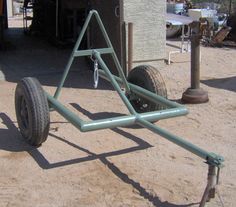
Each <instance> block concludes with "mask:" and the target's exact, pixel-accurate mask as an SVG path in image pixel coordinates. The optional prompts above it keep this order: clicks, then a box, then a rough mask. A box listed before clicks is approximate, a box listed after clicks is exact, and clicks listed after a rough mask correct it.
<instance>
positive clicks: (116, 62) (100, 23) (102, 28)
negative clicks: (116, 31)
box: [91, 10, 130, 93]
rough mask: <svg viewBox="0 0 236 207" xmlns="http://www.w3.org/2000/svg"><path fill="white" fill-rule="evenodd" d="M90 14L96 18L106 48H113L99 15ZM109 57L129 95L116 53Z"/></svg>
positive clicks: (95, 13) (94, 12)
mask: <svg viewBox="0 0 236 207" xmlns="http://www.w3.org/2000/svg"><path fill="white" fill-rule="evenodd" d="M91 12H93V14H94V15H95V17H96V19H97V22H98V25H99V27H100V29H101V31H102V34H103V36H104V38H105V41H106V43H107V45H108V47H111V48H113V46H112V44H111V41H110V39H109V37H108V34H107V32H106V29H105V27H104V25H103V23H102V20H101V18H100V17H99V14H98V13H97V11H94V10H93V11H91ZM111 56H112V59H113V60H114V63H115V66H116V68H117V70H118V73H119V76H120V78H121V79H122V81H123V84H124V87H125V89H126V91H127V92H128V93H129V92H130V88H129V85H128V82H127V80H126V77H125V75H124V73H123V70H122V67H121V65H120V62H119V60H118V58H117V56H116V53H115V52H113V53H112V54H111Z"/></svg>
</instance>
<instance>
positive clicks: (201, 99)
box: [182, 22, 209, 104]
mask: <svg viewBox="0 0 236 207" xmlns="http://www.w3.org/2000/svg"><path fill="white" fill-rule="evenodd" d="M191 27H192V34H191V37H190V39H191V87H190V88H188V89H187V90H186V91H185V92H184V93H183V96H182V101H183V102H184V103H191V104H199V103H206V102H207V101H208V100H209V99H208V93H207V92H206V91H204V90H203V89H202V88H200V64H201V63H200V62H201V57H200V55H201V54H200V41H201V38H202V34H201V32H202V30H201V28H200V27H201V23H200V22H193V23H192V25H191Z"/></svg>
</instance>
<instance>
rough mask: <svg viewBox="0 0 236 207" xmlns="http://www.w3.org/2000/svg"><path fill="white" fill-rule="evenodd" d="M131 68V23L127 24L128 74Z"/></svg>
mask: <svg viewBox="0 0 236 207" xmlns="http://www.w3.org/2000/svg"><path fill="white" fill-rule="evenodd" d="M132 68H133V23H131V22H129V23H128V74H129V72H130V71H131V70H132Z"/></svg>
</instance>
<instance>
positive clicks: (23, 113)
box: [20, 97, 29, 129]
mask: <svg viewBox="0 0 236 207" xmlns="http://www.w3.org/2000/svg"><path fill="white" fill-rule="evenodd" d="M20 118H21V120H22V125H23V127H24V129H28V128H29V111H28V107H27V104H26V101H25V99H24V97H22V98H21V102H20Z"/></svg>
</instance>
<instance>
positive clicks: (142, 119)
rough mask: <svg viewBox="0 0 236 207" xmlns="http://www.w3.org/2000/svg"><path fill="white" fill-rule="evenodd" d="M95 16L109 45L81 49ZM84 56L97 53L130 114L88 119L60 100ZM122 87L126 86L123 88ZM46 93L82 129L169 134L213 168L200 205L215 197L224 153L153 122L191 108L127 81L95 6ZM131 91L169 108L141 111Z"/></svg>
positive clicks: (53, 106)
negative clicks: (133, 127) (109, 63)
mask: <svg viewBox="0 0 236 207" xmlns="http://www.w3.org/2000/svg"><path fill="white" fill-rule="evenodd" d="M92 17H95V19H96V20H97V23H98V25H99V27H100V29H101V32H102V34H103V37H104V39H105V42H106V44H107V46H108V47H107V48H100V49H87V50H79V47H80V44H81V41H82V39H83V37H84V35H85V33H86V30H87V28H88V26H89V23H90V20H91V18H92ZM105 54H106V55H107V54H109V55H111V56H112V58H113V60H114V63H115V66H116V68H117V70H118V72H119V77H117V76H114V75H113V74H112V73H111V72H110V70H109V68H108V67H107V65H106V64H105V62H104V61H103V59H102V57H101V55H105ZM82 56H91V57H93V59H96V60H97V62H98V64H99V66H100V67H101V69H99V76H100V77H102V78H103V79H106V80H108V81H110V82H111V84H112V86H113V87H114V89H115V90H116V91H117V93H118V94H119V96H120V98H121V99H122V101H123V102H124V104H125V105H126V107H127V109H128V110H129V112H130V115H126V116H120V117H115V118H107V119H101V120H95V121H84V120H82V119H81V118H79V116H77V115H76V114H74V113H73V112H71V111H70V110H69V109H67V108H66V107H65V106H64V105H62V104H61V103H60V102H59V101H58V97H59V95H60V92H61V89H62V87H63V85H64V82H65V80H66V78H67V75H68V73H69V71H70V68H71V65H72V63H73V61H74V59H75V58H76V57H82ZM122 87H123V88H124V89H125V90H122ZM124 91H125V92H124ZM45 94H46V97H47V100H48V102H49V105H50V107H51V109H52V110H55V111H57V112H58V113H59V114H61V115H62V116H63V117H64V118H65V119H67V120H68V121H69V122H71V123H72V124H73V125H74V126H75V127H76V128H78V129H79V130H80V131H82V132H87V131H94V130H99V129H105V128H115V127H122V126H128V125H134V124H137V125H140V126H142V127H144V128H147V129H149V130H151V131H153V132H154V133H156V134H159V135H160V136H162V137H164V138H166V139H167V140H169V141H171V142H173V143H175V144H177V145H179V146H180V147H182V148H184V149H186V150H187V151H189V152H191V153H194V154H195V155H197V156H198V157H201V158H202V159H204V160H205V161H206V163H207V164H208V166H209V169H208V183H207V187H206V189H205V192H204V195H203V197H202V200H201V203H200V207H203V206H204V205H205V203H206V201H207V200H209V199H210V198H211V197H213V196H212V194H213V193H212V192H214V190H215V187H216V184H217V183H218V182H217V180H218V179H217V178H218V177H219V169H220V168H221V167H222V163H223V161H224V159H223V157H222V156H220V155H217V154H215V153H209V152H207V151H205V150H203V149H201V148H200V147H197V146H195V145H193V144H192V143H190V142H188V141H186V140H184V139H182V138H180V137H178V136H175V135H173V134H171V133H170V132H168V131H166V130H164V129H161V128H160V127H158V126H156V125H155V124H153V123H152V122H154V121H157V120H161V119H167V118H171V117H177V116H182V115H186V114H187V113H188V110H187V109H186V108H185V107H184V106H182V105H180V104H178V103H175V102H172V101H169V100H167V99H165V98H163V97H161V96H159V95H157V94H154V93H152V92H150V91H148V90H145V89H143V88H141V87H139V86H137V85H134V84H131V83H128V82H127V80H126V77H125V75H124V73H123V71H122V68H121V65H120V63H119V61H118V58H117V56H116V54H115V51H114V49H113V46H112V44H111V42H110V40H109V37H108V35H107V32H106V30H105V27H104V25H103V23H102V21H101V18H100V16H99V14H98V13H97V11H95V10H92V11H90V13H89V15H88V17H87V19H86V21H85V23H84V26H83V28H82V31H81V33H80V35H79V37H78V40H77V42H76V44H75V46H74V49H73V52H72V53H71V56H70V59H69V61H68V64H67V65H66V68H65V70H64V73H63V76H62V79H61V81H60V83H59V86H58V88H57V90H56V92H55V94H54V96H51V95H49V94H48V93H47V92H45ZM127 94H128V95H130V96H138V97H141V98H144V99H147V100H149V101H151V102H153V103H156V104H160V105H163V106H165V107H166V109H164V110H159V111H153V112H146V113H137V112H136V111H135V109H134V108H133V106H132V104H131V103H130V101H129V98H128V97H127ZM217 169H218V171H217Z"/></svg>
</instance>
